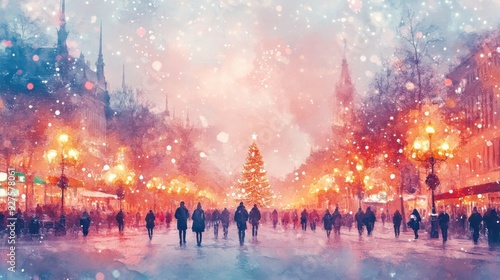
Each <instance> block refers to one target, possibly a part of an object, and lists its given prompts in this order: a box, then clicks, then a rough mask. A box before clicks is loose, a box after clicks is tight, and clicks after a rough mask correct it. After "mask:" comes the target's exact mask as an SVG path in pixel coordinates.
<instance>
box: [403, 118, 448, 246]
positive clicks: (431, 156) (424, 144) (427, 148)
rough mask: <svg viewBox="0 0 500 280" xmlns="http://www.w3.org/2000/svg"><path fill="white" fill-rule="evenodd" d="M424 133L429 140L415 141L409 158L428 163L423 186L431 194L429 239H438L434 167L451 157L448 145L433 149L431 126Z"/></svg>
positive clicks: (445, 143)
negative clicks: (429, 171) (429, 168)
mask: <svg viewBox="0 0 500 280" xmlns="http://www.w3.org/2000/svg"><path fill="white" fill-rule="evenodd" d="M425 133H426V134H427V137H428V138H429V140H428V141H427V140H426V139H425V140H420V139H415V141H414V142H413V147H412V150H411V158H412V159H414V160H417V161H421V162H429V164H430V166H431V173H430V174H429V175H427V177H426V179H425V184H426V185H427V186H428V187H429V188H430V189H431V193H432V214H431V232H430V237H431V238H439V232H438V224H437V213H436V204H435V202H434V190H435V189H436V188H437V187H438V186H439V184H440V182H439V177H438V176H437V175H436V174H435V173H434V165H435V164H436V163H437V162H438V161H445V160H447V159H448V157H453V155H452V154H451V151H450V145H449V144H448V143H447V142H446V141H443V142H442V143H441V145H439V146H437V147H433V145H432V144H433V143H432V136H433V135H434V134H435V133H436V130H435V129H434V127H433V126H432V125H431V124H428V125H427V126H426V127H425Z"/></svg>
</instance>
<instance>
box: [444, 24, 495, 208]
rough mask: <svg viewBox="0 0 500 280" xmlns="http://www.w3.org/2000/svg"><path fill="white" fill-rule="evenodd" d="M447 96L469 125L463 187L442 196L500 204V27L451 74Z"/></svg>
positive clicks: (467, 202) (460, 201) (463, 201)
mask: <svg viewBox="0 0 500 280" xmlns="http://www.w3.org/2000/svg"><path fill="white" fill-rule="evenodd" d="M447 78H448V79H449V80H448V81H451V85H450V86H449V87H448V97H449V98H450V100H452V102H453V104H455V109H454V112H455V113H456V115H457V116H458V117H460V118H463V119H464V120H465V125H466V127H467V129H468V131H466V134H467V135H469V136H467V139H466V143H465V146H463V147H461V149H460V152H461V154H460V158H461V162H460V163H459V164H458V166H457V170H458V175H459V181H458V184H459V186H456V187H455V188H454V189H455V190H451V189H450V190H446V192H444V193H442V194H439V195H438V196H437V199H438V200H443V201H446V200H448V201H454V202H455V203H456V204H460V205H463V206H467V207H469V208H471V207H473V206H480V207H483V208H487V207H498V206H500V130H499V129H500V30H499V31H496V32H493V33H491V34H489V36H487V37H486V38H485V39H484V40H483V41H482V42H481V43H480V44H479V46H478V47H477V48H476V49H475V51H473V52H472V54H471V55H470V56H469V57H468V58H467V59H465V60H464V61H463V62H462V63H461V64H460V65H458V66H457V67H456V68H455V69H453V70H452V71H451V72H450V73H449V74H448V75H447Z"/></svg>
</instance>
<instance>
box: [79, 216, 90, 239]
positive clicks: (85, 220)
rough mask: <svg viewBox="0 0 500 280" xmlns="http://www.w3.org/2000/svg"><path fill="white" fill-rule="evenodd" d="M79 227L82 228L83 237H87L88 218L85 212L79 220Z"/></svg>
mask: <svg viewBox="0 0 500 280" xmlns="http://www.w3.org/2000/svg"><path fill="white" fill-rule="evenodd" d="M80 226H81V227H82V232H83V236H87V235H88V234H89V227H90V216H89V213H87V211H83V213H82V217H81V218H80Z"/></svg>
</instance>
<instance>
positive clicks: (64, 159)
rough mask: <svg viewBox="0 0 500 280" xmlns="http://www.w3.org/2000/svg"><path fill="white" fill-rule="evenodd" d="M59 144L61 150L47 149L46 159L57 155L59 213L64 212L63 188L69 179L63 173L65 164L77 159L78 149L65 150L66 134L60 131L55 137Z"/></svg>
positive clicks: (66, 185) (53, 158) (67, 137)
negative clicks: (59, 190)
mask: <svg viewBox="0 0 500 280" xmlns="http://www.w3.org/2000/svg"><path fill="white" fill-rule="evenodd" d="M57 140H58V142H59V145H60V146H61V151H60V152H58V151H56V150H49V151H48V152H47V154H46V155H47V159H48V160H49V163H50V162H52V161H54V160H55V159H56V158H57V157H58V156H59V163H60V165H61V176H60V177H59V180H58V181H57V186H58V187H59V188H60V189H61V191H62V195H61V215H62V214H63V213H64V190H66V189H67V188H68V186H69V179H68V177H66V175H65V174H64V170H65V168H66V165H68V164H71V163H74V161H76V160H77V159H78V151H77V150H76V149H73V148H69V149H67V150H66V144H67V143H68V141H69V136H68V134H65V133H62V134H60V135H59V136H58V137H57Z"/></svg>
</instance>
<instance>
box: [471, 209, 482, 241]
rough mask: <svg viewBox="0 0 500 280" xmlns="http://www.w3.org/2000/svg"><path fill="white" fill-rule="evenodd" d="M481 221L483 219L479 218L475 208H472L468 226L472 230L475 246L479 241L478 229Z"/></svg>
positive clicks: (479, 215)
mask: <svg viewBox="0 0 500 280" xmlns="http://www.w3.org/2000/svg"><path fill="white" fill-rule="evenodd" d="M482 220H483V217H481V214H480V213H479V212H478V211H477V207H476V206H474V208H473V209H472V214H471V215H470V217H469V225H470V228H471V229H472V240H473V241H474V244H477V242H478V240H479V228H480V226H481V221H482Z"/></svg>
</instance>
